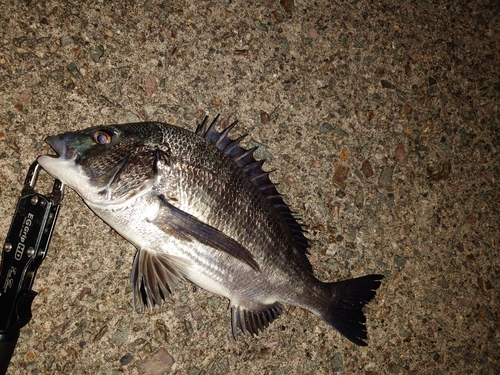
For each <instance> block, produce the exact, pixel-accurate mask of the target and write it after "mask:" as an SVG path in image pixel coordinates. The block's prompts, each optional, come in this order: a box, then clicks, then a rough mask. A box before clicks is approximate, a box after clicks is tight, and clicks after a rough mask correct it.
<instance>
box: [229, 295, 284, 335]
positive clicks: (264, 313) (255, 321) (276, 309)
mask: <svg viewBox="0 0 500 375" xmlns="http://www.w3.org/2000/svg"><path fill="white" fill-rule="evenodd" d="M283 309H284V308H283V305H282V304H281V303H279V302H275V303H273V304H272V305H264V306H263V307H262V308H261V309H255V310H249V309H247V308H245V307H244V306H233V305H232V306H231V326H232V329H233V337H234V339H235V340H236V341H237V340H238V332H237V329H238V328H239V329H241V331H242V332H243V333H246V332H248V333H250V335H252V336H253V335H258V334H259V330H260V331H261V332H262V331H264V329H265V328H267V327H268V326H269V324H271V323H272V322H273V321H274V320H275V319H276V318H278V317H279V316H280V315H281V313H282V312H283Z"/></svg>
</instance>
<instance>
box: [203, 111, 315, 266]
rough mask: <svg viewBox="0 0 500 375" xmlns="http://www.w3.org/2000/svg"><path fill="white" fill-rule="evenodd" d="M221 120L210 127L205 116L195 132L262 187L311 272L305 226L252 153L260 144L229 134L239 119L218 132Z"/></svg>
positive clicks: (215, 120)
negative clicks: (245, 143)
mask: <svg viewBox="0 0 500 375" xmlns="http://www.w3.org/2000/svg"><path fill="white" fill-rule="evenodd" d="M218 119H219V115H217V117H215V119H214V120H213V121H212V123H211V124H210V125H209V126H208V128H207V123H208V117H205V118H204V120H203V122H202V123H201V124H199V125H198V127H197V128H196V134H198V135H199V136H201V137H203V138H204V139H206V140H207V141H208V142H210V143H212V144H213V145H214V146H216V147H217V148H218V149H219V150H221V151H222V152H224V153H225V154H226V155H228V156H230V157H231V158H232V159H233V160H234V161H235V162H236V163H237V164H238V166H239V167H240V168H241V169H242V170H243V171H244V172H245V173H246V174H247V175H248V176H249V177H250V181H252V183H253V184H254V185H255V186H257V187H258V188H259V190H260V192H261V193H262V194H263V195H264V196H265V197H266V198H267V200H268V201H269V202H270V203H271V204H272V205H273V207H274V208H275V209H276V210H277V211H278V212H279V213H280V215H281V217H282V218H283V220H284V221H285V223H286V224H287V225H288V228H289V229H290V233H291V234H292V237H293V238H294V240H295V243H296V244H297V246H298V248H299V249H300V250H301V252H302V255H303V256H302V257H301V258H302V261H303V262H304V265H305V266H306V268H307V269H308V270H311V271H312V267H311V263H310V262H309V260H308V259H307V257H306V254H308V251H307V249H308V247H309V242H308V240H307V238H306V237H305V236H304V229H303V228H302V225H300V223H299V222H298V221H297V219H296V218H295V217H294V215H293V212H292V211H291V210H290V207H288V205H287V204H286V203H285V201H284V200H283V197H282V196H281V194H280V193H279V192H278V190H277V189H276V184H274V183H273V182H272V181H271V180H270V179H269V174H270V173H271V172H266V171H264V170H263V169H262V165H263V164H264V161H263V160H261V161H257V160H255V158H254V156H253V154H254V152H255V150H256V149H257V147H254V148H251V149H248V150H247V149H245V148H243V147H241V146H240V144H239V143H240V141H241V140H242V139H243V138H244V137H245V136H241V137H239V138H236V139H231V138H230V137H229V132H230V131H231V130H232V129H233V128H234V127H235V126H236V124H237V123H238V122H237V121H235V122H233V123H232V124H231V125H229V126H228V127H227V128H226V129H225V130H223V131H222V132H221V133H218V132H217V131H216V130H215V126H216V124H217V120H218Z"/></svg>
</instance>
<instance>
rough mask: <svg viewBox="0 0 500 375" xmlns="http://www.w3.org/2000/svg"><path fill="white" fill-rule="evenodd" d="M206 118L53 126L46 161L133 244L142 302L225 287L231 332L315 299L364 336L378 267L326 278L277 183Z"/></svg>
mask: <svg viewBox="0 0 500 375" xmlns="http://www.w3.org/2000/svg"><path fill="white" fill-rule="evenodd" d="M216 123H217V118H216V119H215V120H214V121H213V122H212V123H211V124H209V123H208V121H207V118H205V120H204V121H203V122H202V123H201V124H200V125H198V127H197V129H196V132H195V133H192V132H190V131H188V130H185V129H183V128H180V127H177V126H173V125H169V124H163V123H151V122H149V123H135V124H124V125H108V126H96V127H92V128H89V129H84V130H81V131H77V132H70V133H65V134H61V135H58V136H53V137H48V138H47V143H49V144H50V145H51V146H52V148H53V149H54V150H55V151H56V153H57V154H58V157H53V156H49V155H42V156H40V157H39V159H38V161H39V163H40V165H41V166H42V167H43V168H45V169H46V170H47V172H48V173H50V174H51V175H53V176H54V177H56V178H58V179H60V180H61V181H62V182H63V183H64V184H65V185H67V186H69V187H71V188H73V189H74V190H75V191H76V192H77V193H78V194H79V195H80V196H81V197H82V198H83V200H84V201H85V203H86V204H87V205H88V206H89V207H90V208H91V209H92V210H93V211H94V212H95V213H96V214H97V215H98V216H99V217H101V219H103V220H104V221H105V222H106V223H108V224H109V225H110V226H111V227H112V228H114V229H115V230H116V231H117V232H118V233H119V234H121V235H122V236H123V237H124V238H126V239H127V240H129V241H130V242H131V243H132V244H134V245H135V247H136V248H137V252H136V254H135V258H134V263H133V266H132V274H131V283H132V288H133V291H134V293H133V296H134V304H135V306H136V309H137V310H139V311H142V310H143V309H144V307H145V306H147V307H149V308H153V307H154V305H161V304H162V300H163V299H167V300H170V299H171V298H170V296H171V293H173V291H174V290H175V287H176V286H177V284H178V283H179V282H181V281H182V280H183V279H188V280H190V281H192V282H194V283H195V284H197V285H199V286H200V287H202V288H205V289H207V290H209V291H211V292H213V293H217V294H220V295H222V296H224V297H226V298H228V299H229V306H230V308H231V323H232V333H233V336H234V338H235V339H236V338H237V330H238V329H240V330H241V331H242V332H244V333H245V332H248V333H250V334H251V335H255V334H258V333H259V331H262V330H263V329H265V328H266V327H268V326H269V324H270V323H271V322H272V321H274V320H275V319H277V318H278V317H279V316H280V315H281V314H282V313H283V311H284V304H290V305H294V306H299V307H302V308H305V309H308V310H309V311H311V312H312V313H314V314H315V315H317V316H319V317H320V318H322V319H323V320H325V321H326V322H327V323H328V324H329V325H331V326H333V327H334V328H336V329H337V330H338V331H339V332H340V333H342V334H343V335H344V336H346V337H347V338H348V339H349V340H351V341H352V342H354V343H356V344H358V345H366V342H365V340H366V339H367V330H366V325H365V322H366V318H365V316H364V314H363V311H362V308H363V306H364V305H366V304H367V303H368V302H369V301H370V300H371V299H373V297H374V296H375V293H376V289H377V288H378V287H379V286H380V283H381V280H382V278H383V276H382V275H378V274H374V275H367V276H362V277H359V278H354V279H350V280H344V281H338V282H329V283H324V282H321V281H319V280H318V279H317V278H316V277H315V276H314V274H313V270H312V266H311V263H310V262H309V260H308V259H307V254H308V240H307V238H306V237H305V235H304V231H303V229H302V226H301V224H300V223H299V222H298V221H297V220H296V219H295V217H294V216H293V213H292V211H291V210H290V208H289V206H288V205H287V204H286V203H285V202H284V200H283V198H282V196H281V195H280V194H279V192H278V191H277V189H276V186H275V185H274V184H273V183H272V182H271V180H270V179H269V172H266V171H264V170H263V162H262V161H257V160H255V158H254V157H253V154H254V151H255V149H256V148H253V149H249V150H247V149H245V148H243V147H242V146H240V141H241V140H242V139H243V138H244V137H243V136H242V137H239V138H236V139H232V138H230V136H229V133H230V132H231V130H232V129H233V128H234V127H235V126H236V122H234V123H232V124H231V125H230V126H229V127H227V128H226V129H225V130H223V131H222V132H220V133H219V132H218V131H216V129H215V127H216Z"/></svg>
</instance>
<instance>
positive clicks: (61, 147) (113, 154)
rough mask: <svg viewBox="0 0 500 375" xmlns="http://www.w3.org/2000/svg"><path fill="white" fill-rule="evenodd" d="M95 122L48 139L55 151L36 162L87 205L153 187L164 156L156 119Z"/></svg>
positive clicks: (114, 201)
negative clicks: (150, 122) (95, 124)
mask: <svg viewBox="0 0 500 375" xmlns="http://www.w3.org/2000/svg"><path fill="white" fill-rule="evenodd" d="M147 125H148V124H147V123H144V124H125V125H110V126H96V127H92V128H88V129H85V130H81V131H76V132H68V133H64V134H60V135H57V136H50V137H47V138H46V140H45V141H46V142H47V143H48V144H49V145H50V146H51V147H52V149H53V150H54V151H55V152H56V153H57V155H58V156H57V157H56V156H50V155H42V156H40V157H39V158H38V163H39V164H40V165H41V166H42V168H44V169H45V170H46V171H47V172H48V173H49V174H50V175H52V176H53V177H54V178H57V179H59V180H60V181H61V182H63V183H64V184H65V185H67V186H69V187H71V188H72V189H74V190H75V191H76V192H77V193H78V194H79V195H80V196H81V197H82V198H83V199H84V200H85V201H86V202H87V203H88V204H91V205H116V204H120V203H123V202H125V201H127V200H128V199H129V198H131V197H133V196H137V195H138V194H140V193H141V192H144V191H146V190H148V188H151V187H152V186H153V184H154V183H155V182H156V180H157V177H158V174H159V169H160V168H164V167H165V165H166V164H167V163H166V161H167V160H168V154H169V153H168V149H167V147H166V146H165V145H162V143H161V142H158V140H156V139H153V138H154V137H158V135H159V134H160V135H161V131H160V132H159V131H158V129H156V131H155V130H154V129H151V127H154V126H155V125H156V124H149V125H150V126H147Z"/></svg>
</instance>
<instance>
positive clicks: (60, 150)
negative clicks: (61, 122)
mask: <svg viewBox="0 0 500 375" xmlns="http://www.w3.org/2000/svg"><path fill="white" fill-rule="evenodd" d="M45 142H46V143H47V144H48V145H49V146H50V147H52V149H53V150H54V151H55V152H56V153H57V155H58V156H59V158H60V159H63V160H68V159H76V158H77V156H78V154H77V153H76V151H75V150H74V149H73V148H71V147H69V146H68V144H67V143H66V142H64V141H63V140H62V139H61V138H59V137H58V136H50V137H47V138H45ZM47 156H49V155H47ZM52 157H53V158H57V157H56V156H52Z"/></svg>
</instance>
